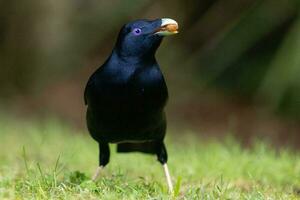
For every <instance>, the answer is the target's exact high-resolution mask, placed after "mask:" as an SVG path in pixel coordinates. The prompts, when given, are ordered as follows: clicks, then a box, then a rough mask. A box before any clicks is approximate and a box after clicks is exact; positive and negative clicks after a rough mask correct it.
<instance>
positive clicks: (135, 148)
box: [117, 141, 158, 154]
mask: <svg viewBox="0 0 300 200" xmlns="http://www.w3.org/2000/svg"><path fill="white" fill-rule="evenodd" d="M157 148H158V144H157V142H154V141H149V142H142V143H129V142H128V143H127V142H126V143H120V144H118V145H117V152H121V153H128V152H143V153H149V154H156V153H157Z"/></svg>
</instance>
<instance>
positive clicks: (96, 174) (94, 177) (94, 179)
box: [92, 166, 103, 181]
mask: <svg viewBox="0 0 300 200" xmlns="http://www.w3.org/2000/svg"><path fill="white" fill-rule="evenodd" d="M102 170H103V166H99V167H97V169H96V172H95V174H94V175H93V177H92V180H93V181H96V180H97V178H98V177H99V174H100V172H101V171H102Z"/></svg>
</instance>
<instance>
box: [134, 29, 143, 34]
mask: <svg viewBox="0 0 300 200" xmlns="http://www.w3.org/2000/svg"><path fill="white" fill-rule="evenodd" d="M132 32H133V34H134V35H140V34H141V33H142V29H140V28H135V29H133V31H132Z"/></svg>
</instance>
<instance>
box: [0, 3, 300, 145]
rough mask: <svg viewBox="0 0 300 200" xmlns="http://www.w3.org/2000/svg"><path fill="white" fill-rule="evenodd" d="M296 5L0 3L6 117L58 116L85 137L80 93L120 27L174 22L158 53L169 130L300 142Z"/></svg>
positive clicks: (1, 101)
mask: <svg viewBox="0 0 300 200" xmlns="http://www.w3.org/2000/svg"><path fill="white" fill-rule="evenodd" d="M299 4H300V2H299V1H298V0H276V1H275V0H201V1H196V0H185V1H179V0H176V1H175V0H173V1H171V0H166V1H157V0H151V1H149V0H139V1H138V0H131V1H122V0H111V1H104V0H69V1H54V0H44V1H39V0H30V1H0V9H1V10H0V91H1V92H0V112H1V115H2V116H6V115H14V116H18V117H20V119H22V118H25V117H26V118H27V117H29V116H33V117H38V118H40V119H43V118H48V117H58V118H61V119H62V120H64V121H66V122H68V123H70V124H72V125H74V126H75V127H78V128H85V106H84V103H83V90H84V87H85V83H86V81H87V79H88V77H89V75H90V74H91V73H92V72H93V71H94V70H95V69H96V68H97V67H99V66H100V65H101V64H102V63H103V62H104V60H105V59H106V57H107V56H108V55H109V54H110V51H111V49H112V47H113V45H114V42H115V39H116V37H117V34H118V31H119V29H120V27H121V26H122V25H123V24H124V23H127V22H128V21H130V20H134V19H139V18H150V19H153V18H162V17H169V18H173V19H175V20H177V21H178V23H179V25H180V34H178V35H176V36H173V37H168V38H166V39H165V40H164V42H163V43H162V45H161V47H160V49H159V50H158V52H157V59H158V60H159V62H160V64H161V67H162V71H163V72H164V74H165V77H166V80H167V82H168V86H169V90H170V99H169V104H168V107H167V113H168V118H169V127H170V128H171V129H172V128H176V129H178V130H183V131H184V130H196V131H195V132H196V133H199V134H202V135H204V136H214V137H219V136H221V135H223V134H228V133H231V134H233V135H235V136H236V137H237V138H239V139H240V140H241V141H242V142H243V143H245V144H248V143H249V142H250V141H251V138H253V136H255V137H264V138H269V139H271V140H272V141H273V142H274V143H275V144H278V145H282V144H283V145H284V144H291V145H294V146H297V145H299V141H300V136H299V132H300V123H299V122H300V92H299V89H300V77H299V76H300V18H299ZM297 143H298V144H297Z"/></svg>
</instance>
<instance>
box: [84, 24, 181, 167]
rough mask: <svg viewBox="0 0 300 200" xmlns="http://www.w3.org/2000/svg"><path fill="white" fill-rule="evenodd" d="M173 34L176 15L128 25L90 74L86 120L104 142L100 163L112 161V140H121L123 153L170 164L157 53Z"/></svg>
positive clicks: (163, 88) (164, 90) (119, 148)
mask: <svg viewBox="0 0 300 200" xmlns="http://www.w3.org/2000/svg"><path fill="white" fill-rule="evenodd" d="M174 33H177V23H176V22H175V21H174V20H171V19H157V20H136V21H133V22H130V23H128V24H126V25H124V26H123V27H122V29H121V31H120V33H119V36H118V39H117V42H116V44H115V47H114V49H113V50H112V53H111V55H110V56H109V58H108V59H107V60H106V61H105V63H104V64H103V65H102V66H101V67H100V68H98V69H97V70H96V71H95V72H94V73H93V74H92V76H91V77H90V78H89V80H88V83H87V85H86V88H85V92H84V100H85V103H86V104H87V106H88V107H87V114H86V119H87V127H88V130H89V132H90V134H91V136H92V137H93V138H94V139H95V140H96V141H97V142H98V143H99V151H100V153H99V166H102V167H104V166H105V165H106V164H107V163H108V162H109V156H110V154H109V143H118V146H117V151H118V152H132V151H138V152H144V153H151V154H156V155H157V158H158V160H159V162H160V163H162V164H165V163H166V162H167V151H166V148H165V145H164V142H163V140H164V137H165V134H166V116H165V112H164V107H165V105H166V102H167V99H168V89H167V86H166V83H165V79H164V77H163V74H162V72H161V70H160V68H159V65H158V63H157V61H156V59H155V52H156V50H157V48H158V47H159V45H160V43H161V41H162V38H163V36H165V35H170V34H174Z"/></svg>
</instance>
